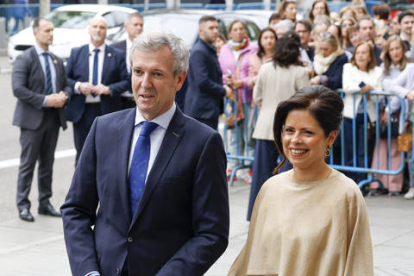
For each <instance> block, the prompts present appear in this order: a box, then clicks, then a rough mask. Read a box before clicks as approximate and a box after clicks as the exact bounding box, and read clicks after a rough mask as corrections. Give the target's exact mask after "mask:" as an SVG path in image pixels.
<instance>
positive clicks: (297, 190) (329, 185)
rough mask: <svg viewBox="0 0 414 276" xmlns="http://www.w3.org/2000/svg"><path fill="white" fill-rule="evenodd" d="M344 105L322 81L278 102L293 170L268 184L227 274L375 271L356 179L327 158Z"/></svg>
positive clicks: (280, 138) (345, 275)
mask: <svg viewBox="0 0 414 276" xmlns="http://www.w3.org/2000/svg"><path fill="white" fill-rule="evenodd" d="M342 110H343V102H342V100H341V97H340V96H339V95H338V94H337V93H335V92H332V91H331V90H329V89H328V88H326V87H323V86H309V87H306V88H304V89H302V90H301V91H299V92H298V93H297V94H295V95H294V96H292V97H291V98H290V99H289V100H286V101H283V102H282V103H280V104H279V106H278V108H277V111H276V114H275V120H274V122H275V123H274V127H273V131H274V137H275V143H276V147H277V149H278V151H279V152H280V154H281V155H282V157H283V161H285V160H286V158H287V159H288V160H289V161H290V163H291V164H292V165H293V169H292V170H290V171H287V172H284V173H280V174H278V175H276V176H273V177H272V178H270V179H269V180H268V181H266V183H265V184H264V185H263V187H262V189H261V190H260V193H259V195H258V197H257V200H256V202H255V205H254V209H253V213H252V219H251V223H250V229H249V235H248V238H247V242H246V245H245V247H244V248H243V250H242V251H241V252H240V254H239V256H238V257H237V259H236V261H235V262H234V264H233V266H232V267H231V269H230V272H229V275H231V276H234V275H237V276H244V275H273V276H275V275H283V276H290V275H291V276H296V275H306V276H320V275H329V276H355V275H364V276H372V275H373V256H372V243H371V235H370V229H369V223H368V215H367V211H366V206H365V202H364V198H363V197H362V194H361V192H360V190H359V189H358V186H357V185H356V184H355V182H354V181H352V180H351V179H350V178H348V177H346V176H345V175H343V174H342V173H340V172H338V171H336V170H334V169H332V168H330V167H329V166H327V165H326V163H325V157H326V156H327V155H329V153H330V147H331V146H332V144H333V142H334V141H335V138H336V136H337V134H338V131H339V126H340V122H341V120H342ZM280 166H281V165H280V164H279V166H278V167H280ZM277 169H278V168H276V170H277Z"/></svg>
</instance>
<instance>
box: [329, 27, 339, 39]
mask: <svg viewBox="0 0 414 276" xmlns="http://www.w3.org/2000/svg"><path fill="white" fill-rule="evenodd" d="M328 33H331V34H332V35H333V36H334V37H336V38H337V39H339V31H338V28H337V27H336V26H335V25H331V26H329V28H328Z"/></svg>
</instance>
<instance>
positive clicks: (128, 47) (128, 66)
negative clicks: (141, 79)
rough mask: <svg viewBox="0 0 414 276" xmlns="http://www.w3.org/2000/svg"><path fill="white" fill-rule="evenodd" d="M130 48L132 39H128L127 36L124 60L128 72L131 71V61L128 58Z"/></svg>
mask: <svg viewBox="0 0 414 276" xmlns="http://www.w3.org/2000/svg"><path fill="white" fill-rule="evenodd" d="M131 48H132V41H131V40H129V38H127V39H126V53H125V54H126V58H125V62H126V67H127V71H128V73H131V62H130V60H129V55H130V54H131Z"/></svg>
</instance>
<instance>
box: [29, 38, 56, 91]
mask: <svg viewBox="0 0 414 276" xmlns="http://www.w3.org/2000/svg"><path fill="white" fill-rule="evenodd" d="M34 47H35V50H36V53H37V56H38V57H39V61H40V64H41V65H42V70H43V74H44V75H45V90H46V85H47V84H46V63H45V58H44V57H43V53H44V52H46V51H45V50H43V49H42V48H41V47H40V46H39V45H37V43H35V44H34ZM48 60H49V68H50V76H51V78H52V87H53V93H56V68H55V65H54V64H55V62H56V63H57V60H52V56H51V55H48Z"/></svg>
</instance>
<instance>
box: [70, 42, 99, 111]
mask: <svg viewBox="0 0 414 276" xmlns="http://www.w3.org/2000/svg"><path fill="white" fill-rule="evenodd" d="M95 48H96V47H95V46H93V45H92V43H89V79H88V82H89V83H92V78H93V61H94V58H95V52H94V51H93V50H94V49H95ZM97 49H99V50H100V51H99V52H98V83H97V84H101V82H102V68H103V63H104V59H105V49H106V45H105V43H104V44H102V45H101V46H99V47H98V48H97ZM80 84H81V83H80V82H77V83H76V84H75V93H77V94H80V93H81V92H80V91H79V86H80ZM100 101H101V97H100V96H95V97H93V96H92V95H88V96H86V101H85V102H86V103H99V102H100Z"/></svg>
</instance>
